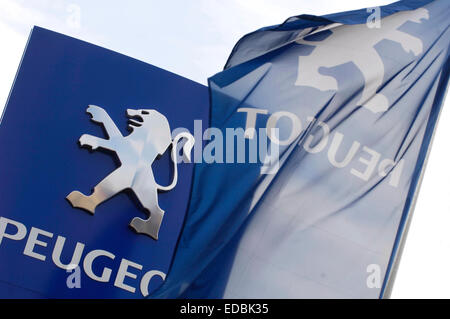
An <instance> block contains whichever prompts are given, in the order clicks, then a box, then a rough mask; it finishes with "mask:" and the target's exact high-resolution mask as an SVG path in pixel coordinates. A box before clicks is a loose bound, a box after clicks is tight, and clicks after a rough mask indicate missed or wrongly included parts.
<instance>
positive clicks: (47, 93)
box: [0, 27, 209, 298]
mask: <svg viewBox="0 0 450 319" xmlns="http://www.w3.org/2000/svg"><path fill="white" fill-rule="evenodd" d="M208 119H209V103H208V90H207V88H205V87H204V86H202V85H200V84H198V83H195V82H193V81H190V80H187V79H185V78H182V77H180V76H178V75H175V74H172V73H170V72H167V71H164V70H162V69H159V68H157V67H154V66H152V65H148V64H145V63H143V62H141V61H137V60H134V59H132V58H129V57H126V56H123V55H121V54H118V53H115V52H112V51H109V50H106V49H104V48H100V47H97V46H94V45H91V44H89V43H86V42H82V41H79V40H76V39H73V38H70V37H67V36H63V35H60V34H57V33H54V32H51V31H48V30H45V29H42V28H38V27H35V28H34V29H33V31H32V33H31V36H30V39H29V42H28V45H27V48H26V51H25V53H24V56H23V59H22V62H21V65H20V69H19V71H18V73H17V76H16V79H15V83H14V86H13V89H12V91H11V94H10V97H9V100H8V103H7V106H6V108H5V112H4V114H3V117H2V122H1V125H0V149H1V154H2V155H1V157H0V176H1V182H0V194H1V200H0V297H2V298H4V297H62V298H65V297H70V298H78V297H80V298H81V297H82V298H92V297H95V298H116V297H117V298H141V297H143V296H147V295H148V294H150V293H151V292H152V291H154V290H155V289H156V288H157V287H158V286H160V285H161V283H162V282H163V279H164V278H165V275H166V273H167V271H168V268H169V265H170V263H171V261H172V257H173V254H174V250H175V247H176V244H177V240H178V237H179V233H180V230H181V227H182V224H183V220H184V217H185V212H186V208H187V204H188V202H189V196H190V192H191V180H192V174H193V164H192V163H179V164H178V165H177V164H176V163H175V162H173V160H172V159H171V152H172V151H171V149H172V150H173V149H175V148H176V144H177V142H179V141H180V140H181V139H183V138H184V139H185V140H186V141H185V142H186V143H185V144H184V145H185V148H186V147H187V146H186V145H188V146H189V147H192V140H189V139H190V137H191V136H190V134H187V133H186V134H181V135H180V136H178V137H174V139H172V136H171V135H172V134H171V130H173V129H175V128H186V129H187V130H188V131H192V130H193V125H194V120H201V121H202V122H203V123H205V124H207V123H208ZM205 127H206V125H205ZM155 134H156V135H158V139H157V140H156V139H155ZM189 143H190V144H189ZM189 147H187V149H186V151H187V153H188V151H189ZM172 153H173V152H172ZM130 171H131V172H132V174H129V173H130ZM124 172H125V173H126V174H124ZM175 172H176V173H177V174H175ZM124 175H125V176H127V177H125V178H124V177H123V176H124ZM130 176H131V177H130ZM127 178H128V179H127ZM160 185H167V186H160ZM169 189H170V191H167V192H161V190H169ZM147 194H149V195H148V196H147ZM158 218H159V221H158V220H157V219H158ZM149 220H150V221H151V222H149ZM130 226H131V227H130Z"/></svg>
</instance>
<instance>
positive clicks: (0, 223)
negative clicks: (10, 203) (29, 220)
mask: <svg viewBox="0 0 450 319" xmlns="http://www.w3.org/2000/svg"><path fill="white" fill-rule="evenodd" d="M8 224H10V225H13V226H15V227H16V229H17V231H16V233H15V234H8V233H6V228H7V227H8ZM26 234H27V228H26V227H25V225H24V224H22V223H19V222H16V221H14V220H11V219H8V218H5V217H0V244H1V243H2V240H3V238H9V239H12V240H22V239H24V238H25V235H26Z"/></svg>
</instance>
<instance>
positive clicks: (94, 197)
mask: <svg viewBox="0 0 450 319" xmlns="http://www.w3.org/2000/svg"><path fill="white" fill-rule="evenodd" d="M86 112H87V113H89V114H90V115H91V116H92V118H91V120H92V121H94V122H96V123H100V124H102V125H103V126H104V128H105V130H106V133H107V135H108V137H109V139H103V138H99V137H96V136H92V135H88V134H84V135H82V136H81V137H80V139H79V143H80V145H81V146H82V147H90V148H91V149H92V150H96V149H98V148H102V149H106V150H110V151H113V152H115V153H116V155H117V157H118V158H119V160H120V162H121V164H122V165H121V166H120V167H118V168H117V169H116V170H115V171H113V172H112V173H111V174H110V175H108V176H107V177H105V178H104V179H103V180H102V181H101V182H100V183H98V184H97V186H95V187H94V191H93V192H92V194H91V195H89V196H86V195H84V194H82V193H80V192H79V191H73V192H71V193H70V194H69V195H68V196H67V197H66V198H67V200H68V201H69V202H70V203H71V204H72V206H73V207H75V208H81V209H84V210H86V211H88V212H89V213H91V214H94V212H95V208H96V207H97V205H99V204H101V203H103V202H104V201H106V200H108V199H109V198H111V197H112V196H114V195H116V194H117V193H119V192H121V191H123V190H125V189H131V190H132V191H133V192H134V194H136V197H137V198H138V200H139V201H140V203H141V204H142V206H143V207H144V208H145V210H146V211H147V212H148V213H149V218H148V219H146V220H143V219H141V218H138V217H135V218H133V220H132V221H131V223H130V226H131V227H132V228H133V229H134V230H135V231H136V232H137V233H140V234H145V235H148V236H150V237H152V238H154V239H158V233H159V228H160V226H161V222H162V219H163V217H164V210H162V209H161V208H160V207H159V205H158V191H169V190H171V189H173V188H174V187H175V185H176V184H177V179H178V171H177V159H176V152H177V144H178V142H180V141H181V140H182V139H184V140H185V143H184V145H183V146H182V149H183V156H184V157H185V158H186V159H187V160H190V153H191V150H192V147H193V146H194V137H193V136H192V135H191V134H190V133H187V132H182V133H180V134H178V135H177V136H175V138H174V139H173V140H172V137H171V131H170V126H169V122H168V121H167V118H166V117H165V116H164V115H162V114H161V113H159V112H157V111H155V110H151V109H148V110H147V109H140V110H132V109H128V110H127V115H128V117H129V129H130V130H131V133H130V134H129V135H128V136H123V135H122V134H121V132H120V131H119V129H118V128H117V126H116V125H115V124H114V122H113V121H112V119H111V118H110V117H109V115H108V113H107V112H106V111H105V110H104V109H102V108H101V107H98V106H95V105H89V107H88V108H87V110H86ZM170 147H172V151H171V157H172V162H173V168H174V173H173V179H172V183H171V184H170V185H168V186H161V185H159V184H157V183H156V181H155V178H154V176H153V171H152V163H153V161H154V160H155V159H156V158H157V157H158V156H160V155H162V154H163V153H164V152H165V151H166V150H167V149H169V148H170Z"/></svg>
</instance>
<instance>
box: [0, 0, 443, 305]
mask: <svg viewBox="0 0 450 319" xmlns="http://www.w3.org/2000/svg"><path fill="white" fill-rule="evenodd" d="M390 2H392V1H390V0H388V1H386V0H346V1H335V0H314V1H311V0H245V1H243V0H227V1H223V0H222V1H218V0H191V1H183V0H172V1H160V0H134V1H126V2H124V1H116V0H96V1H89V0H78V1H64V0H34V1H29V0H27V1H23V0H0V41H1V42H2V47H1V49H0V113H1V111H2V109H3V106H4V105H5V103H6V100H7V96H8V94H9V90H10V88H11V85H12V82H13V80H14V76H15V73H16V70H17V67H18V65H19V62H20V58H21V56H22V52H23V49H24V47H25V44H26V40H27V37H28V34H29V32H30V30H31V28H32V26H33V25H39V26H41V27H45V28H48V29H51V30H54V31H57V32H61V33H64V34H67V35H70V36H73V37H76V38H80V39H82V40H85V41H89V42H92V43H94V44H97V45H101V46H103V47H106V48H108V49H112V50H115V51H118V52H120V53H124V54H126V55H129V56H132V57H134V58H137V59H140V60H142V61H145V62H148V63H151V64H153V65H156V66H159V67H161V68H164V69H167V70H169V71H172V72H175V73H177V74H179V75H182V76H185V77H187V78H190V79H192V80H194V81H197V82H200V83H203V84H206V79H207V78H208V77H209V76H211V75H213V74H215V73H217V72H218V71H220V70H221V69H222V67H223V65H224V64H225V62H226V59H227V57H228V55H229V53H230V51H231V49H232V48H233V45H234V44H235V42H236V41H237V40H238V39H239V38H240V37H241V36H243V35H244V34H246V33H248V32H251V31H254V30H256V29H258V28H260V27H264V26H268V25H273V24H278V23H281V22H283V21H284V20H285V19H286V18H288V17H290V16H294V15H298V14H303V13H307V14H315V15H322V14H327V13H333V12H339V11H346V10H351V9H360V8H365V7H373V6H376V5H384V4H388V3H390ZM125 3H126V6H125V5H124V4H125ZM449 103H450V102H448V101H447V103H446V105H445V106H444V110H443V112H442V114H441V119H440V122H439V126H438V130H437V132H436V137H435V139H434V143H433V150H432V152H431V155H430V158H429V161H428V165H427V169H426V174H425V177H424V180H423V183H422V187H421V191H420V195H419V198H418V201H417V205H416V209H415V212H414V218H413V220H412V224H411V228H410V231H409V234H408V240H407V242H406V247H405V250H404V253H403V255H402V259H401V264H400V268H399V272H398V274H397V279H396V281H395V286H394V290H393V293H392V298H450V289H448V286H450V276H446V274H447V272H448V269H450V232H449V231H448V228H449V225H450V214H449V212H450V201H449V200H448V198H449V197H450V189H449V188H447V187H446V186H447V185H448V181H450V166H449V165H448V163H449V162H450V152H449V151H448V145H447V137H448V136H450V109H449V107H450V105H449Z"/></svg>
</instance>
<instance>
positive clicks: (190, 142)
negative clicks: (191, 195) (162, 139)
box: [156, 132, 195, 191]
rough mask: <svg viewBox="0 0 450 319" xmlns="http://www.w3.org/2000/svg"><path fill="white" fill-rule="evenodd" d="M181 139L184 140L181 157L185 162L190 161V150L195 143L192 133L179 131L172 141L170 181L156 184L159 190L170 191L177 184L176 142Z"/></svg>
mask: <svg viewBox="0 0 450 319" xmlns="http://www.w3.org/2000/svg"><path fill="white" fill-rule="evenodd" d="M182 139H185V140H186V141H185V143H184V145H183V159H184V160H185V161H187V162H190V161H191V150H192V148H193V147H194V143H195V139H194V136H192V134H191V133H188V132H181V133H179V134H177V135H176V136H175V138H174V139H173V141H172V152H171V158H172V163H173V179H172V183H171V184H170V185H168V186H161V185H159V184H156V186H157V188H158V189H159V190H162V191H170V190H171V189H172V188H174V187H175V185H176V184H177V181H178V167H177V164H178V163H177V145H178V142H179V141H181V140H182Z"/></svg>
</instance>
